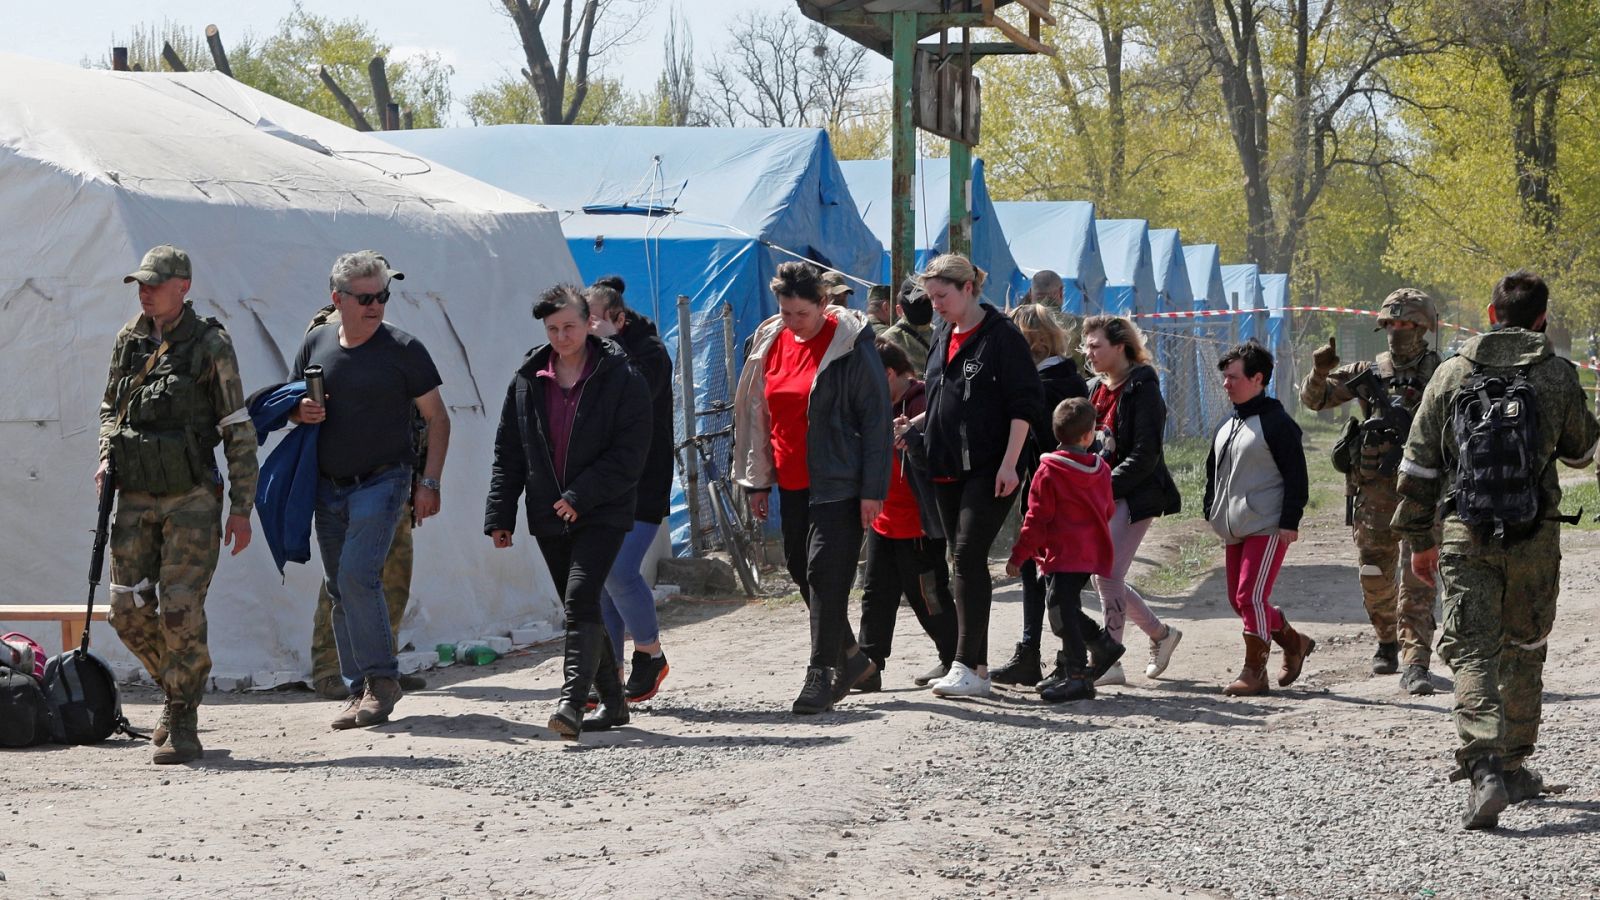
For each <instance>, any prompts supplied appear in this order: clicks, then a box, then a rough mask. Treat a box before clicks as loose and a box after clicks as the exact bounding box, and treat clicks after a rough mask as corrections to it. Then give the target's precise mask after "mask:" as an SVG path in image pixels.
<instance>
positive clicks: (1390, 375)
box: [1352, 350, 1440, 481]
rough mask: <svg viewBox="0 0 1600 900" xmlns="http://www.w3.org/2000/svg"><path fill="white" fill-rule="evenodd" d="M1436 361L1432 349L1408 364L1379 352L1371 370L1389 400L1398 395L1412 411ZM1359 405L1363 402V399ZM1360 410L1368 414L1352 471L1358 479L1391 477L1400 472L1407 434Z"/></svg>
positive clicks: (1397, 397)
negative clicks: (1402, 363)
mask: <svg viewBox="0 0 1600 900" xmlns="http://www.w3.org/2000/svg"><path fill="white" fill-rule="evenodd" d="M1439 362H1440V360H1439V354H1437V353H1435V352H1434V351H1432V350H1428V351H1425V352H1424V353H1423V354H1422V355H1421V356H1419V357H1417V359H1416V361H1415V362H1413V363H1411V364H1410V365H1408V366H1396V365H1395V364H1394V360H1393V359H1392V358H1391V357H1390V356H1389V354H1388V353H1380V354H1378V358H1377V359H1376V360H1374V361H1373V364H1372V374H1374V375H1376V376H1378V380H1379V381H1380V382H1382V383H1383V389H1384V390H1385V391H1387V392H1388V394H1389V397H1390V399H1391V400H1395V399H1398V400H1399V401H1400V405H1401V406H1403V407H1405V409H1406V411H1407V412H1410V413H1415V412H1416V411H1417V406H1418V405H1419V404H1421V403H1422V392H1423V390H1424V389H1426V388H1427V386H1428V381H1429V379H1431V378H1433V373H1434V370H1435V369H1438V368H1439ZM1362 406H1363V407H1365V406H1366V404H1365V402H1363V403H1362ZM1363 412H1365V413H1366V414H1367V415H1366V420H1365V421H1364V422H1363V423H1362V426H1361V440H1360V446H1359V448H1358V450H1357V453H1356V458H1355V465H1354V466H1353V467H1352V468H1354V469H1355V473H1354V474H1355V475H1356V477H1357V479H1358V480H1361V481H1371V480H1374V479H1386V480H1387V479H1392V478H1394V477H1395V475H1396V474H1397V473H1398V472H1399V466H1400V457H1401V451H1402V450H1403V449H1404V448H1405V442H1406V435H1404V434H1399V433H1396V432H1395V430H1394V429H1392V428H1389V427H1386V426H1385V423H1384V422H1383V420H1382V419H1381V418H1380V417H1378V416H1374V415H1372V412H1373V411H1372V410H1370V409H1363Z"/></svg>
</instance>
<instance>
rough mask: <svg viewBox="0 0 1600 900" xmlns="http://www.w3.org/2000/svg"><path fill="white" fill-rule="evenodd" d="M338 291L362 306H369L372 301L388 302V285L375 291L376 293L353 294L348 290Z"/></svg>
mask: <svg viewBox="0 0 1600 900" xmlns="http://www.w3.org/2000/svg"><path fill="white" fill-rule="evenodd" d="M339 293H341V294H343V295H345V296H346V297H349V298H350V299H352V300H354V301H356V302H357V303H359V304H361V305H362V306H371V305H372V304H373V303H378V304H384V303H388V302H389V288H388V287H384V289H383V290H381V291H379V292H377V293H376V294H355V293H351V292H350V291H340V292H339Z"/></svg>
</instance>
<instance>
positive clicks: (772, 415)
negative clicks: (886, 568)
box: [733, 262, 890, 715]
mask: <svg viewBox="0 0 1600 900" xmlns="http://www.w3.org/2000/svg"><path fill="white" fill-rule="evenodd" d="M820 277H821V272H820V271H819V270H818V269H817V267H816V266H813V265H811V264H810V263H802V262H788V263H784V264H782V265H780V266H778V271H777V274H776V275H775V276H774V277H773V279H772V285H771V287H772V292H773V294H775V295H776V296H777V298H778V309H779V314H778V315H776V316H773V317H772V318H770V319H768V320H767V321H765V322H763V323H761V326H760V327H759V328H757V329H756V333H755V336H754V337H753V338H752V339H751V342H750V356H749V358H748V359H746V360H745V364H744V371H743V372H742V373H740V375H739V386H738V389H737V390H736V391H735V393H734V439H733V445H734V446H733V451H734V452H733V477H734V479H735V480H736V481H738V482H739V483H740V484H741V485H743V486H744V488H745V490H746V492H747V494H748V497H749V500H750V510H751V512H752V513H754V514H755V516H756V518H758V519H765V518H766V516H767V512H768V509H769V502H770V501H769V494H770V492H771V489H772V487H773V485H774V484H776V485H777V488H778V506H779V518H780V519H781V525H782V529H783V549H784V556H785V558H786V559H787V560H788V566H789V575H790V576H791V577H792V578H793V579H794V583H795V586H796V587H797V588H799V590H800V596H801V597H802V598H804V599H805V601H806V605H807V606H808V607H809V608H810V610H811V660H810V664H809V665H808V666H807V668H806V679H805V686H804V687H803V688H802V689H801V691H800V696H799V697H798V698H796V700H795V702H794V707H793V708H794V712H795V713H797V714H801V715H806V714H813V713H820V712H823V711H825V710H827V709H828V708H829V707H831V706H832V705H833V704H834V703H835V702H837V701H838V700H839V699H841V698H843V697H844V696H845V695H846V694H848V693H849V692H850V689H851V688H853V687H855V686H856V685H857V684H860V683H861V682H863V681H865V680H867V679H868V678H869V677H870V676H872V675H873V674H874V673H875V672H876V671H877V667H876V666H874V665H873V663H872V660H871V659H869V658H868V657H867V656H866V655H865V654H863V653H861V652H860V648H859V647H858V646H857V645H856V642H855V637H854V636H853V635H852V634H851V633H850V625H849V621H848V617H847V609H846V607H847V605H848V602H849V594H850V583H851V581H853V580H854V578H855V571H856V559H857V557H858V556H859V554H860V551H861V534H862V531H863V529H865V528H867V527H868V526H870V525H871V524H872V521H873V520H874V519H876V518H877V517H878V514H879V513H881V512H882V511H883V500H884V498H885V497H886V496H888V493H889V429H890V419H889V391H888V387H887V386H886V385H885V383H884V378H883V364H882V362H880V361H879V359H878V351H877V349H876V348H875V347H874V345H873V335H872V328H871V327H870V326H869V324H868V321H867V318H866V316H864V315H862V314H861V313H860V312H858V311H856V310H852V309H846V308H844V307H829V306H827V305H826V303H825V300H824V298H823V295H822V286H821V283H820Z"/></svg>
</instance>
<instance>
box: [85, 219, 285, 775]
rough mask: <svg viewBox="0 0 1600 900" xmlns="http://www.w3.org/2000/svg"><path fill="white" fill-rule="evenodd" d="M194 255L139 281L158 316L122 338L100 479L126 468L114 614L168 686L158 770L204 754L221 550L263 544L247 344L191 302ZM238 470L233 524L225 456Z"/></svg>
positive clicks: (157, 736) (233, 473) (114, 533)
mask: <svg viewBox="0 0 1600 900" xmlns="http://www.w3.org/2000/svg"><path fill="white" fill-rule="evenodd" d="M190 277H191V269H190V265H189V256H188V254H186V253H184V252H183V251H182V250H179V249H178V248H176V247H171V246H166V245H163V246H160V247H156V248H155V249H153V250H151V251H150V252H149V253H146V254H145V256H144V261H143V262H141V263H140V264H139V269H138V271H136V272H134V273H133V274H131V275H129V276H127V277H126V278H124V279H123V281H124V283H126V282H134V281H137V282H138V283H139V305H140V306H141V307H142V308H143V310H144V312H143V314H141V315H140V316H138V317H137V318H135V319H134V320H133V321H131V322H129V323H128V324H127V325H126V326H124V327H123V329H122V330H121V331H120V332H118V333H117V340H116V344H115V345H114V346H113V348H112V351H111V375H110V378H108V379H107V382H106V392H105V398H104V400H102V401H101V403H100V469H99V471H97V472H96V473H95V480H96V483H99V481H100V480H101V479H102V478H103V477H104V475H105V472H106V467H107V460H108V459H110V460H113V461H114V462H115V464H116V486H117V494H118V499H117V513H116V518H115V519H114V520H113V521H112V525H111V613H110V616H109V621H110V622H111V627H112V628H114V629H116V632H117V636H118V637H120V638H121V639H122V642H123V643H124V644H126V645H127V647H128V649H129V650H130V651H131V652H132V653H133V655H134V656H136V657H138V659H139V661H140V662H141V663H143V664H144V667H145V670H146V671H148V672H149V673H150V677H151V678H153V679H154V680H155V682H156V683H157V684H159V685H161V690H162V691H163V692H164V693H165V694H166V705H165V708H164V709H163V711H162V714H161V722H160V724H158V725H157V726H156V730H155V733H154V735H153V738H154V740H155V743H156V746H157V748H158V749H157V750H156V753H155V756H154V761H155V762H157V763H162V764H167V763H180V762H187V761H189V760H192V759H197V758H199V756H200V755H201V753H202V752H203V749H202V747H201V746H200V738H199V735H198V733H197V727H198V723H197V716H196V708H197V707H198V706H199V705H200V701H201V698H202V696H203V695H204V693H205V689H206V680H207V679H208V678H209V677H210V674H211V652H210V650H209V649H208V648H207V646H206V614H205V601H206V589H207V588H208V587H210V585H211V574H212V572H214V571H215V570H216V567H217V557H218V554H219V547H220V545H221V543H224V542H226V543H228V544H231V545H232V546H233V553H234V555H238V553H239V552H240V551H242V550H243V549H244V548H245V547H246V546H248V545H249V543H250V511H251V508H252V506H253V505H254V503H255V495H256V471H257V470H256V440H255V429H254V428H253V427H252V426H251V424H250V416H249V414H248V413H246V411H245V405H244V386H243V384H242V383H241V381H240V378H239V362H238V359H237V358H236V357H235V356H234V352H233V342H232V340H231V339H230V338H229V337H228V332H227V331H225V330H224V329H223V327H222V325H221V324H220V323H218V322H217V321H216V320H215V319H209V318H206V317H205V316H201V315H199V314H198V313H196V312H195V311H194V308H193V306H192V305H191V304H190V303H189V302H188V300H187V299H186V295H187V293H188V291H189V283H190ZM218 443H221V444H222V445H223V453H224V455H225V456H226V457H227V460H228V502H229V507H228V517H227V523H226V525H225V526H224V524H223V522H222V476H221V475H220V474H219V473H218V472H217V463H216V453H215V448H216V446H217V444H218Z"/></svg>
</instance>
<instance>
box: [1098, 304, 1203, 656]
mask: <svg viewBox="0 0 1600 900" xmlns="http://www.w3.org/2000/svg"><path fill="white" fill-rule="evenodd" d="M1083 353H1084V357H1085V359H1087V360H1088V362H1089V367H1090V368H1091V369H1093V370H1094V372H1095V377H1094V378H1093V379H1092V380H1091V381H1090V382H1089V402H1091V403H1093V404H1094V408H1095V414H1096V416H1097V419H1098V425H1099V436H1100V456H1101V457H1102V458H1103V459H1105V461H1106V462H1108V463H1110V464H1111V496H1112V497H1114V498H1116V501H1117V511H1116V513H1115V514H1114V515H1112V517H1111V542H1112V544H1113V546H1114V548H1115V550H1116V560H1115V562H1114V563H1113V565H1112V568H1111V575H1110V576H1109V577H1101V576H1099V575H1096V576H1095V579H1094V585H1095V589H1096V590H1097V591H1098V592H1099V594H1100V606H1101V608H1102V609H1103V610H1104V611H1105V634H1106V639H1105V640H1103V641H1101V642H1100V643H1099V644H1097V645H1091V646H1090V648H1089V650H1090V656H1091V657H1092V659H1093V660H1094V663H1093V671H1094V674H1095V683H1096V684H1102V685H1104V684H1122V683H1124V682H1125V681H1126V680H1127V679H1126V676H1124V675H1123V673H1122V665H1121V664H1120V663H1118V662H1117V660H1118V659H1119V658H1120V657H1121V656H1122V652H1123V648H1122V629H1123V625H1124V624H1125V623H1126V622H1127V621H1128V620H1130V619H1131V620H1132V621H1133V623H1134V624H1135V625H1138V626H1139V629H1140V630H1141V631H1143V632H1144V633H1145V635H1146V636H1148V637H1149V638H1150V661H1149V663H1148V664H1147V665H1146V666H1145V669H1144V674H1145V677H1147V678H1155V677H1156V676H1158V675H1160V674H1161V673H1162V672H1164V671H1166V668H1167V664H1168V663H1170V662H1171V660H1172V651H1173V650H1174V649H1175V648H1177V646H1178V642H1179V641H1180V640H1182V639H1183V632H1181V631H1179V630H1178V629H1177V628H1176V627H1174V626H1172V625H1166V624H1163V623H1162V621H1161V619H1160V618H1159V617H1157V616H1156V614H1155V613H1154V612H1153V611H1152V610H1151V609H1150V606H1149V605H1148V604H1146V603H1145V602H1144V598H1143V597H1141V596H1139V592H1138V591H1136V590H1134V589H1133V586H1132V585H1130V584H1128V582H1127V577H1128V568H1129V567H1130V566H1132V565H1133V557H1134V554H1135V553H1137V552H1138V551H1139V544H1140V543H1141V542H1142V541H1143V540H1144V536H1145V532H1147V531H1149V530H1150V525H1151V523H1153V522H1154V521H1155V519H1156V517H1157V516H1165V515H1170V514H1172V513H1176V512H1178V511H1179V510H1180V509H1181V508H1182V507H1183V498H1182V496H1181V495H1179V493H1178V485H1177V483H1176V482H1174V481H1173V480H1172V474H1171V473H1170V472H1168V471H1167V461H1166V455H1165V451H1164V449H1163V441H1164V440H1165V429H1166V426H1167V403H1166V401H1165V400H1163V399H1162V397H1161V381H1160V379H1159V377H1157V375H1156V370H1155V366H1153V365H1151V356H1150V351H1149V350H1148V349H1146V348H1145V344H1144V335H1143V333H1141V332H1140V331H1139V326H1137V325H1135V324H1133V322H1131V321H1130V320H1128V319H1126V318H1123V317H1122V316H1090V317H1089V318H1087V319H1085V320H1084V322H1083Z"/></svg>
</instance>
